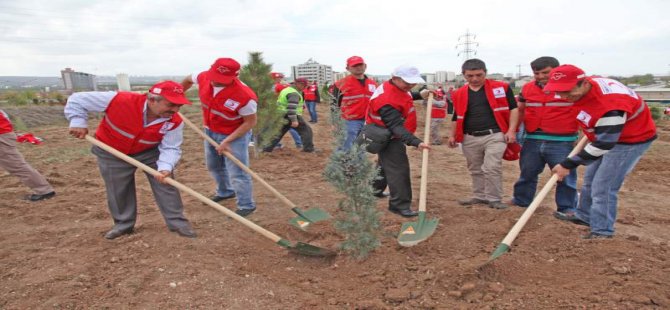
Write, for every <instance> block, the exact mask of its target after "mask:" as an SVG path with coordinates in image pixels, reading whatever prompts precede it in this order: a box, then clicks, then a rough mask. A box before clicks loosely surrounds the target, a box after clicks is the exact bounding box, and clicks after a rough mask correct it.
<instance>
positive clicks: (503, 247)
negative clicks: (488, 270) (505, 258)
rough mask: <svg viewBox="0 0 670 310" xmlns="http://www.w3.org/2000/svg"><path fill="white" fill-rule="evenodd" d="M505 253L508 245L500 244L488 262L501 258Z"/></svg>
mask: <svg viewBox="0 0 670 310" xmlns="http://www.w3.org/2000/svg"><path fill="white" fill-rule="evenodd" d="M507 251H509V245H507V244H504V243H500V244H499V245H498V247H497V248H496V250H495V251H493V254H491V258H489V261H492V260H494V259H496V258H498V257H500V256H502V255H503V254H505V253H507Z"/></svg>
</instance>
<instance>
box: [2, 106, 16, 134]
mask: <svg viewBox="0 0 670 310" xmlns="http://www.w3.org/2000/svg"><path fill="white" fill-rule="evenodd" d="M12 131H14V128H13V127H12V122H10V121H9V116H8V115H7V114H5V112H4V111H2V110H0V135H1V134H5V133H8V132H12Z"/></svg>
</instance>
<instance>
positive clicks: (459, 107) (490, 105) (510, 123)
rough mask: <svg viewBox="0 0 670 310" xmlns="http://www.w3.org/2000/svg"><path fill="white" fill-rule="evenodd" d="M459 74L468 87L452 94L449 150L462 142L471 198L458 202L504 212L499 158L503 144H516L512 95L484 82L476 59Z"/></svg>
mask: <svg viewBox="0 0 670 310" xmlns="http://www.w3.org/2000/svg"><path fill="white" fill-rule="evenodd" d="M462 72H463V76H464V77H465V80H466V81H468V84H466V85H465V86H463V87H461V88H459V89H458V90H456V91H455V92H454V94H453V100H454V116H453V118H452V128H451V133H450V134H449V147H452V148H454V147H456V146H457V143H462V146H463V155H464V156H465V159H466V160H467V164H468V170H469V171H470V175H471V176H472V189H473V197H472V198H470V199H467V200H461V201H459V203H460V204H461V205H464V206H467V205H473V204H487V205H488V206H489V207H491V208H494V209H504V208H507V204H505V203H504V202H502V196H503V191H502V157H503V153H504V152H505V149H506V148H507V143H514V142H516V126H517V122H518V111H517V109H516V100H514V93H512V89H511V88H510V87H509V85H507V83H504V82H499V81H494V80H489V79H487V78H486V64H485V63H484V62H483V61H481V60H479V59H476V58H475V59H469V60H466V61H465V62H464V63H463V66H462ZM454 124H455V126H454Z"/></svg>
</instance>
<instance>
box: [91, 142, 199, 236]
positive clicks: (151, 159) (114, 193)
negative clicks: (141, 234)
mask: <svg viewBox="0 0 670 310" xmlns="http://www.w3.org/2000/svg"><path fill="white" fill-rule="evenodd" d="M91 153H93V154H94V155H95V156H97V157H98V167H99V168H100V175H101V176H102V179H103V180H104V181H105V188H106V189H107V206H108V207H109V213H111V215H112V218H113V219H114V228H115V229H117V230H123V231H125V230H129V229H132V228H133V227H134V226H135V222H136V220H137V196H136V193H135V171H136V170H137V167H135V166H133V165H131V164H129V163H127V162H125V161H123V160H121V159H118V158H117V157H116V156H114V155H112V154H110V153H108V152H107V151H105V150H103V149H101V148H99V147H97V146H94V147H93V148H92V149H91ZM158 156H159V152H158V148H154V149H151V150H147V151H144V152H141V153H138V154H133V155H130V157H132V158H134V159H136V160H137V161H139V162H141V163H143V164H145V165H147V166H149V167H151V168H154V169H156V161H157V160H158ZM145 174H146V176H147V179H148V180H149V184H150V185H151V191H152V192H153V194H154V198H155V199H156V204H157V205H158V209H160V211H161V214H162V215H163V219H164V220H165V223H166V224H167V226H168V228H170V229H177V228H180V227H190V224H189V222H188V220H187V219H186V217H184V206H183V205H182V202H181V196H180V195H179V190H177V188H175V187H173V186H172V185H168V184H162V183H159V182H158V181H157V180H156V179H155V178H154V177H153V176H152V175H150V174H148V173H146V172H145Z"/></svg>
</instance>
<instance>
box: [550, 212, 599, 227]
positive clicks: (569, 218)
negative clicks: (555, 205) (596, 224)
mask: <svg viewBox="0 0 670 310" xmlns="http://www.w3.org/2000/svg"><path fill="white" fill-rule="evenodd" d="M554 217H555V218H557V219H559V220H561V221H566V222H570V223H573V224H577V225H582V226H591V225H589V223H587V222H585V221H583V220H582V219H580V218H578V217H577V215H576V214H574V213H563V212H558V211H556V212H554Z"/></svg>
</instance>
